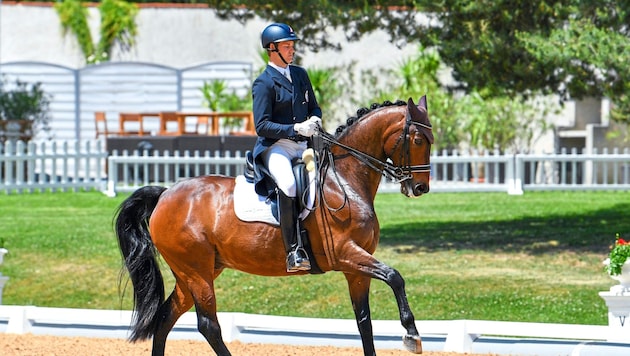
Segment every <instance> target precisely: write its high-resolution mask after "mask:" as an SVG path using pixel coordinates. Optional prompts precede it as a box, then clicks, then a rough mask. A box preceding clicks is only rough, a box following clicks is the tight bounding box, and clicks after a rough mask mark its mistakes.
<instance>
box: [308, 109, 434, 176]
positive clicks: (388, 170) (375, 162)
mask: <svg viewBox="0 0 630 356" xmlns="http://www.w3.org/2000/svg"><path fill="white" fill-rule="evenodd" d="M411 125H417V126H420V127H423V128H425V129H427V130H432V127H431V126H430V125H427V124H423V123H421V122H418V121H413V120H411V117H410V115H407V117H406V120H405V127H404V129H403V131H402V133H401V134H400V137H398V140H397V141H396V144H395V145H394V148H393V149H392V152H393V151H395V150H396V148H397V147H398V145H399V144H400V143H401V142H402V143H403V149H402V150H401V152H400V158H401V162H404V164H403V165H402V166H396V165H394V164H392V163H390V162H388V161H381V160H379V159H378V158H374V157H372V156H370V155H368V154H366V153H363V152H361V151H359V150H357V149H356V148H353V147H350V146H347V145H344V144H342V143H340V142H339V141H338V140H337V139H336V138H334V137H333V136H332V135H331V134H329V133H327V132H325V131H324V130H322V129H321V128H320V130H319V136H320V137H321V138H322V139H323V140H324V141H326V142H328V143H330V144H335V145H337V146H339V147H341V148H343V149H345V150H346V151H348V153H350V154H351V155H352V156H353V157H355V158H356V159H358V160H359V161H360V162H362V163H363V164H365V165H366V166H368V167H370V168H372V169H373V170H375V171H377V172H379V173H380V174H382V175H383V176H385V177H386V178H387V179H389V180H392V181H393V182H395V183H402V182H404V181H407V180H410V179H412V178H413V175H412V174H413V173H425V172H431V165H429V164H421V165H416V166H412V165H411V164H410V161H411V157H410V156H411V153H410V147H409V146H410V144H409V141H410V139H409V128H410V127H411ZM329 153H330V151H329ZM331 155H332V154H331ZM403 155H405V157H403ZM329 161H330V162H333V159H332V157H330V160H329ZM379 166H380V167H381V168H379Z"/></svg>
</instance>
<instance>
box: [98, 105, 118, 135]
mask: <svg viewBox="0 0 630 356" xmlns="http://www.w3.org/2000/svg"><path fill="white" fill-rule="evenodd" d="M94 128H95V136H96V138H98V137H99V136H100V135H103V136H105V138H107V137H109V136H118V132H111V131H109V129H108V128H107V116H106V115H105V112H104V111H96V112H94Z"/></svg>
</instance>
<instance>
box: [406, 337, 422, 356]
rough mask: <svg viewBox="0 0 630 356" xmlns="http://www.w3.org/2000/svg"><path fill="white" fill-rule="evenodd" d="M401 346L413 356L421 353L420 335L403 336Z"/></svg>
mask: <svg viewBox="0 0 630 356" xmlns="http://www.w3.org/2000/svg"><path fill="white" fill-rule="evenodd" d="M403 345H405V349H407V351H409V352H412V353H414V354H421V353H422V339H420V335H405V336H403Z"/></svg>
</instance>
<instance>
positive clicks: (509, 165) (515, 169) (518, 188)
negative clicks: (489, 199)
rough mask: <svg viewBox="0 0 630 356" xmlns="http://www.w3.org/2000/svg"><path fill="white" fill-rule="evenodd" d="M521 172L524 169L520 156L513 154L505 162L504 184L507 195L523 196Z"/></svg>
mask: <svg viewBox="0 0 630 356" xmlns="http://www.w3.org/2000/svg"><path fill="white" fill-rule="evenodd" d="M523 172H525V169H524V167H523V159H522V158H521V156H520V154H514V155H512V157H511V158H509V159H507V160H506V167H505V174H506V177H505V182H506V184H507V185H508V194H509V195H523Z"/></svg>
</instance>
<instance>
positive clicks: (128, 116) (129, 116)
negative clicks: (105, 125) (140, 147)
mask: <svg viewBox="0 0 630 356" xmlns="http://www.w3.org/2000/svg"><path fill="white" fill-rule="evenodd" d="M119 115H120V117H119V123H120V132H119V135H121V136H149V135H151V132H149V131H144V127H143V118H142V115H140V114H136V113H120V114H119ZM128 122H137V123H138V129H137V130H131V131H130V130H126V129H125V124H126V123H128Z"/></svg>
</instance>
